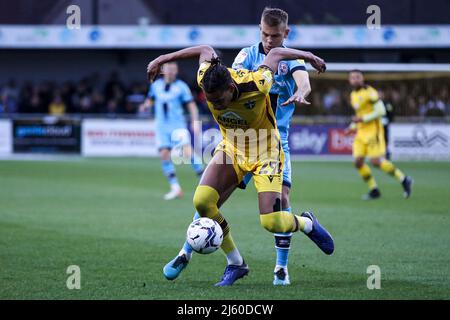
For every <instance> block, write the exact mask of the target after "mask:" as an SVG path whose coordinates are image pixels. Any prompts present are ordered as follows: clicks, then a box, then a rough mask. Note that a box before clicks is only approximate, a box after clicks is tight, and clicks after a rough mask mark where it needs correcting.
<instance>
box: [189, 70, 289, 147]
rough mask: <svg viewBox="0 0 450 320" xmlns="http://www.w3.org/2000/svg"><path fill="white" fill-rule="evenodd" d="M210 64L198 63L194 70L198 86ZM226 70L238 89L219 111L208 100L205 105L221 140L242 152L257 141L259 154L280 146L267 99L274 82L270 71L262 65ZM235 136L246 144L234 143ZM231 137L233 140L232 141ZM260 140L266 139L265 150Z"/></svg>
mask: <svg viewBox="0 0 450 320" xmlns="http://www.w3.org/2000/svg"><path fill="white" fill-rule="evenodd" d="M209 66H210V63H208V62H203V63H202V64H201V65H200V68H199V70H198V73H197V82H198V85H199V86H200V87H201V86H202V83H201V82H202V79H203V76H204V74H205V71H206V70H207V69H208V68H209ZM228 70H229V72H230V74H231V78H232V79H233V81H234V83H235V85H236V88H237V90H236V91H235V94H234V97H233V100H232V102H231V103H230V105H229V106H228V107H227V108H225V109H220V110H218V109H215V108H214V106H213V104H211V103H210V102H209V101H207V104H208V108H209V110H210V111H211V114H212V115H213V117H214V119H215V121H216V122H217V124H218V125H219V127H220V131H221V133H222V137H223V139H224V141H226V142H227V143H231V144H232V145H233V146H234V147H235V149H236V150H235V151H236V152H237V153H240V154H243V155H244V154H245V155H246V154H247V153H248V150H249V149H248V148H249V145H250V146H257V145H258V144H259V145H258V146H259V147H258V150H259V151H258V154H261V152H267V151H270V150H271V149H274V150H273V151H275V149H278V148H279V147H280V137H279V133H278V129H277V124H276V120H275V116H274V114H273V111H272V107H271V105H270V98H269V91H270V88H271V86H272V82H273V73H272V71H271V70H270V69H269V68H267V67H265V66H261V67H259V68H258V69H257V70H256V71H249V70H245V69H240V70H234V69H231V68H228ZM230 132H234V136H232V135H230ZM230 137H232V138H230ZM236 137H237V138H239V137H244V138H245V143H244V144H242V143H236V141H235V139H236ZM231 139H234V140H233V141H231ZM263 139H267V140H266V142H267V147H266V148H264V147H263V148H262V149H264V150H262V149H261V147H262V145H261V142H262V141H263ZM244 148H245V149H244ZM250 149H253V148H250ZM277 152H279V151H277Z"/></svg>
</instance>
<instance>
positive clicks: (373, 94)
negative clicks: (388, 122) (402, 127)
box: [350, 85, 383, 135]
mask: <svg viewBox="0 0 450 320" xmlns="http://www.w3.org/2000/svg"><path fill="white" fill-rule="evenodd" d="M379 99H380V98H379V96H378V92H377V91H376V90H375V89H374V88H373V87H371V86H368V85H366V86H364V87H362V88H360V89H358V90H353V91H352V93H351V95H350V100H351V104H352V107H353V109H354V110H355V113H356V116H357V117H363V116H365V115H366V114H370V113H372V112H373V111H374V104H375V103H376V102H377V101H378V100H379ZM356 128H357V134H358V135H376V134H379V133H380V132H381V130H382V129H383V124H382V122H381V118H377V119H374V120H372V121H369V122H359V123H358V124H357V127H356Z"/></svg>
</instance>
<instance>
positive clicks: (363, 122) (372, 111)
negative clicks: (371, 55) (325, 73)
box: [347, 70, 413, 200]
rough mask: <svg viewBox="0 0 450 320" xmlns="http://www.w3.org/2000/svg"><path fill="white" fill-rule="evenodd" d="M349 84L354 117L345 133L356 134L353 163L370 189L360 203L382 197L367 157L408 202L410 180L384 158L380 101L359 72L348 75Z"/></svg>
mask: <svg viewBox="0 0 450 320" xmlns="http://www.w3.org/2000/svg"><path fill="white" fill-rule="evenodd" d="M349 83H350V85H351V87H352V88H353V91H352V93H351V96H350V99H351V104H352V107H353V109H354V110H355V112H356V115H355V116H353V117H352V123H351V124H350V127H349V128H348V130H347V133H350V132H356V136H355V140H354V142H353V158H354V163H355V167H356V169H357V170H358V172H359V175H360V176H361V178H362V179H363V180H364V181H365V182H366V183H367V185H368V187H369V193H368V194H366V195H364V197H363V199H364V200H370V199H378V198H379V197H380V196H381V193H380V190H379V189H378V186H377V183H376V181H375V178H374V177H373V176H372V172H371V170H370V167H369V166H368V165H367V164H366V163H365V158H366V157H368V158H369V160H370V162H371V163H372V165H374V166H375V167H377V168H379V169H381V170H382V171H384V172H386V173H387V174H390V175H391V176H393V177H395V179H397V180H398V181H399V182H400V183H401V185H402V187H403V191H404V193H403V195H404V197H405V198H409V197H410V196H411V191H412V184H413V180H412V178H411V177H408V176H406V175H405V174H404V173H403V172H402V171H400V169H398V168H396V167H395V166H394V164H393V163H392V162H390V161H389V160H387V159H386V158H385V155H386V140H385V134H384V128H383V124H382V120H381V119H382V117H383V116H385V115H386V109H385V106H384V103H383V101H381V99H380V98H379V96H378V92H377V91H376V90H375V89H374V88H372V87H371V86H369V85H366V84H365V82H364V75H363V73H362V72H361V71H360V70H352V71H350V73H349Z"/></svg>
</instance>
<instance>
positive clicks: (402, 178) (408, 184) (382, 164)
mask: <svg viewBox="0 0 450 320" xmlns="http://www.w3.org/2000/svg"><path fill="white" fill-rule="evenodd" d="M370 162H371V163H372V164H373V165H374V166H375V167H377V168H379V169H381V170H382V171H384V172H385V173H387V174H389V175H391V176H392V177H394V178H395V179H397V181H398V182H400V183H401V185H402V187H403V196H404V197H405V198H409V197H410V196H411V192H412V184H413V179H412V178H411V177H409V176H407V175H405V174H404V173H403V172H402V171H401V170H400V169H398V168H397V167H396V166H395V165H394V164H393V163H392V162H391V161H389V160H387V159H385V158H384V157H375V158H371V159H370Z"/></svg>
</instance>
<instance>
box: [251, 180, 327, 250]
mask: <svg viewBox="0 0 450 320" xmlns="http://www.w3.org/2000/svg"><path fill="white" fill-rule="evenodd" d="M255 181H256V179H255ZM258 200H259V213H260V216H259V217H260V221H261V225H262V226H263V227H264V228H265V229H266V230H267V231H269V232H272V233H287V232H297V231H302V232H303V233H304V234H306V235H307V236H308V237H309V238H310V239H311V240H312V241H313V242H314V243H315V244H316V245H317V246H318V247H319V248H320V249H321V250H322V251H323V252H324V253H325V254H328V255H330V254H332V253H333V252H334V241H333V238H332V237H331V235H330V233H329V232H328V231H327V230H326V229H325V228H324V227H323V226H322V225H320V223H319V221H318V220H317V218H316V217H315V216H314V215H313V213H312V212H309V211H307V212H303V213H302V214H301V215H296V214H292V213H289V212H287V211H283V210H282V208H281V193H279V192H274V191H262V192H258Z"/></svg>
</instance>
